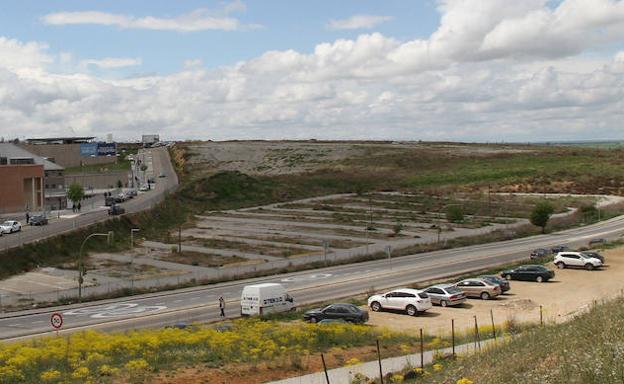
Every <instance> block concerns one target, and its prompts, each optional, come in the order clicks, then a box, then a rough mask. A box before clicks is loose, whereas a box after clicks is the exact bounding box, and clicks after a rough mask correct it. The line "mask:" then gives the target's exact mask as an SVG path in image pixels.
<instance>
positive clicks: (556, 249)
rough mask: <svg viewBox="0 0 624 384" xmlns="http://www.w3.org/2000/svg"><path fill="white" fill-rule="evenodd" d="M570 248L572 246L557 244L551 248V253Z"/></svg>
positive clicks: (554, 253)
mask: <svg viewBox="0 0 624 384" xmlns="http://www.w3.org/2000/svg"><path fill="white" fill-rule="evenodd" d="M569 250H570V248H568V247H566V246H565V245H555V246H554V247H552V248H550V253H552V254H553V255H556V254H557V253H559V252H565V251H569Z"/></svg>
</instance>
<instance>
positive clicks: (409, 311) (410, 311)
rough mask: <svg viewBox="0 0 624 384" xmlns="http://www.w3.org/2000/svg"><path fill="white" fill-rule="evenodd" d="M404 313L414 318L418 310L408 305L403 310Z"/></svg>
mask: <svg viewBox="0 0 624 384" xmlns="http://www.w3.org/2000/svg"><path fill="white" fill-rule="evenodd" d="M405 312H407V314H408V315H410V316H416V315H417V314H418V310H417V309H416V307H414V306H413V305H408V306H407V307H406V308H405Z"/></svg>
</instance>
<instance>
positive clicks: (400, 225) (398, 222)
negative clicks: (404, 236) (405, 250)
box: [392, 221, 403, 236]
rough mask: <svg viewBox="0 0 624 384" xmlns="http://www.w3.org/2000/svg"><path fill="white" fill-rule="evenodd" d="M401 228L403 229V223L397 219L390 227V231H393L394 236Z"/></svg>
mask: <svg viewBox="0 0 624 384" xmlns="http://www.w3.org/2000/svg"><path fill="white" fill-rule="evenodd" d="M402 230H403V223H401V222H400V221H397V222H396V224H394V227H392V232H394V235H395V236H398V235H399V234H400V233H401V231H402Z"/></svg>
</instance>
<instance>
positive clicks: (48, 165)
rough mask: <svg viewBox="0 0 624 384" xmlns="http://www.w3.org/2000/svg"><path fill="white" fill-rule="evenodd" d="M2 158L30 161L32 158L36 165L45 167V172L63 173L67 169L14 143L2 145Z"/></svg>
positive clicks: (0, 149)
mask: <svg viewBox="0 0 624 384" xmlns="http://www.w3.org/2000/svg"><path fill="white" fill-rule="evenodd" d="M0 157H6V158H7V159H29V158H32V159H33V161H34V162H35V164H41V165H43V169H44V171H62V170H64V169H65V168H63V167H61V166H60V165H58V164H55V163H53V162H51V161H49V160H46V159H44V158H43V157H41V156H37V155H35V154H32V153H30V152H28V151H27V150H25V149H24V148H21V147H19V146H17V145H15V144H13V143H0Z"/></svg>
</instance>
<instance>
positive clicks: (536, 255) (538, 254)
mask: <svg viewBox="0 0 624 384" xmlns="http://www.w3.org/2000/svg"><path fill="white" fill-rule="evenodd" d="M548 255H550V251H549V250H548V249H544V248H538V249H536V250H534V251H533V252H531V256H529V258H530V259H531V260H535V259H543V258H545V257H548Z"/></svg>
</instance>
